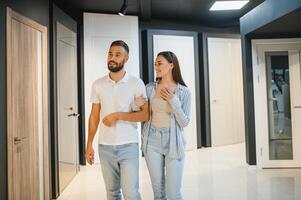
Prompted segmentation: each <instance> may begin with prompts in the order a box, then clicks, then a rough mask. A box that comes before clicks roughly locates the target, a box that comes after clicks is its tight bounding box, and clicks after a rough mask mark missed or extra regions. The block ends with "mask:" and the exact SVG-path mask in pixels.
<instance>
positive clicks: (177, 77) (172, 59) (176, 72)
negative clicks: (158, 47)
mask: <svg viewBox="0 0 301 200" xmlns="http://www.w3.org/2000/svg"><path fill="white" fill-rule="evenodd" d="M158 56H163V57H164V58H165V59H166V60H167V61H168V62H169V63H172V64H173V68H172V78H173V80H174V81H175V82H176V83H179V84H181V85H184V86H186V84H185V82H184V80H183V78H182V74H181V69H180V64H179V61H178V58H177V56H176V55H175V54H174V53H173V52H171V51H162V52H160V53H158V54H157V57H158ZM157 80H158V78H157ZM159 80H160V78H159ZM186 87H187V86H186Z"/></svg>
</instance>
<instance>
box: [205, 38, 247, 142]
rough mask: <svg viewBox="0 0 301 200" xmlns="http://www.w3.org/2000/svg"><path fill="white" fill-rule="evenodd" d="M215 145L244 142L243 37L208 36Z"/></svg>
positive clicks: (213, 138)
mask: <svg viewBox="0 0 301 200" xmlns="http://www.w3.org/2000/svg"><path fill="white" fill-rule="evenodd" d="M208 68H209V87H210V89H209V90H210V122H211V139H212V142H211V143H212V146H222V145H229V144H236V143H242V142H244V138H245V137H244V136H245V127H244V105H243V81H242V57H241V40H240V39H231V38H208Z"/></svg>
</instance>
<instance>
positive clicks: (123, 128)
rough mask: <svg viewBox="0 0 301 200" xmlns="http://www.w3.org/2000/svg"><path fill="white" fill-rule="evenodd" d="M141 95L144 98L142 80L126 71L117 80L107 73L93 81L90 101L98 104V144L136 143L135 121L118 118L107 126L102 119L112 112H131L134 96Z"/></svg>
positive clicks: (144, 92)
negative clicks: (111, 124)
mask: <svg viewBox="0 0 301 200" xmlns="http://www.w3.org/2000/svg"><path fill="white" fill-rule="evenodd" d="M141 95H142V96H143V97H144V98H146V91H145V85H144V83H143V81H142V80H141V79H139V78H137V77H134V76H131V75H128V74H127V73H125V75H124V77H123V78H122V79H121V80H120V81H118V82H115V81H113V80H112V79H111V78H110V76H109V75H106V76H104V77H102V78H99V79H97V80H96V81H94V83H93V85H92V92H91V98H90V101H91V103H96V104H100V126H99V139H98V143H99V144H104V145H122V144H128V143H138V130H137V123H134V122H127V121H122V120H118V121H117V122H116V123H115V124H114V125H113V126H111V127H108V126H106V125H104V124H103V122H102V119H103V118H104V117H106V116H107V115H109V114H111V113H114V112H131V111H132V108H131V104H132V103H133V101H134V100H135V97H138V96H141Z"/></svg>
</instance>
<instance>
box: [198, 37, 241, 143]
mask: <svg viewBox="0 0 301 200" xmlns="http://www.w3.org/2000/svg"><path fill="white" fill-rule="evenodd" d="M200 38H201V40H202V45H203V46H202V47H203V55H202V57H203V68H202V70H203V75H204V76H203V77H202V78H203V85H204V88H203V95H202V96H203V98H204V103H203V106H204V107H202V108H203V110H204V112H203V113H202V114H203V115H204V116H202V117H203V118H202V119H203V121H202V125H203V126H204V127H203V129H202V130H203V134H202V136H203V138H202V142H203V143H202V144H203V146H205V147H211V146H212V141H211V111H210V84H209V83H210V80H209V64H208V38H237V39H240V35H239V34H225V33H203V34H202V35H201V36H200Z"/></svg>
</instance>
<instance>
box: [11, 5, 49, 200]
mask: <svg viewBox="0 0 301 200" xmlns="http://www.w3.org/2000/svg"><path fill="white" fill-rule="evenodd" d="M46 50H47V29H46V27H44V26H42V25H40V24H38V23H36V22H34V21H32V20H30V19H28V18H26V17H24V16H22V15H20V14H18V13H16V12H14V11H12V10H11V9H9V8H8V9H7V103H8V108H7V115H8V188H9V199H14V200H15V199H16V200H18V199H22V200H23V199H24V200H35V199H49V167H48V153H49V151H48V119H47V115H48V112H47V52H46Z"/></svg>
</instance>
